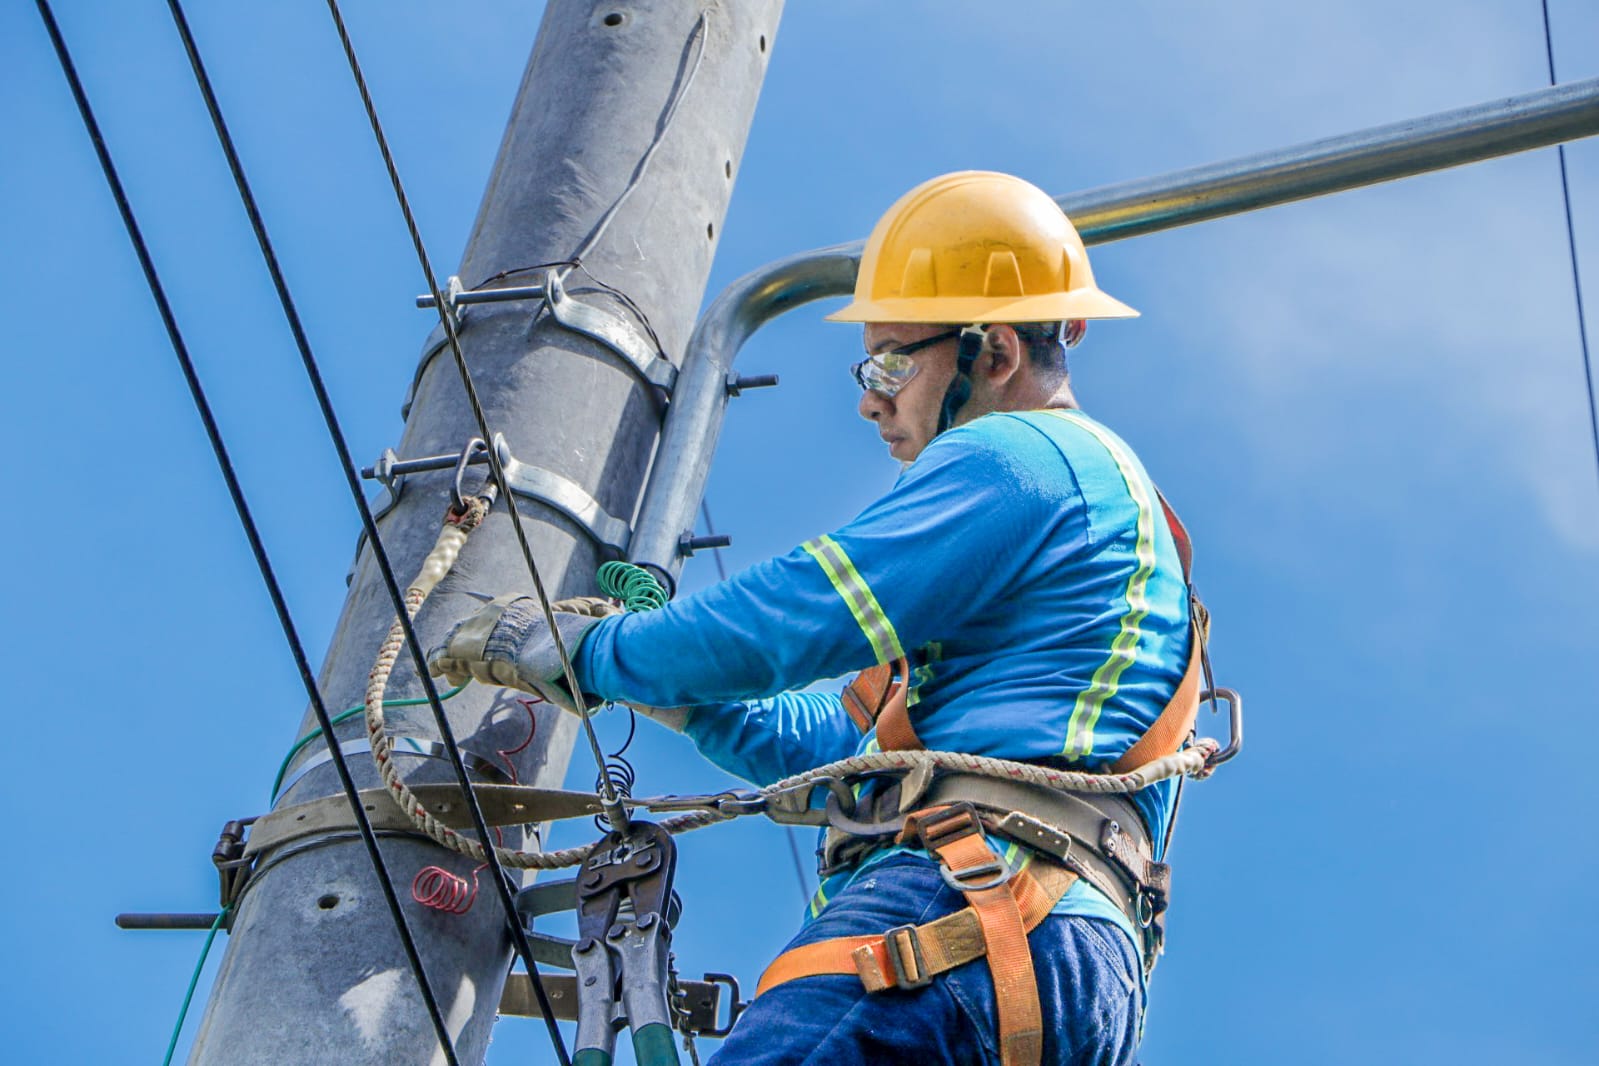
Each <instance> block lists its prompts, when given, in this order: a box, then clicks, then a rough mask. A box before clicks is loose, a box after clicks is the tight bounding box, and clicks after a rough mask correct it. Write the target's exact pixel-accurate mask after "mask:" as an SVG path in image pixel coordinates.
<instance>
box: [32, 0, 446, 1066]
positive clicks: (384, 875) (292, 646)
mask: <svg viewBox="0 0 1599 1066" xmlns="http://www.w3.org/2000/svg"><path fill="white" fill-rule="evenodd" d="M36 2H37V6H38V9H39V15H40V18H41V19H43V21H44V25H45V30H46V31H47V32H48V33H49V35H50V42H51V44H52V46H53V47H54V48H55V53H56V58H57V59H58V60H59V61H60V64H61V70H62V73H63V74H65V75H66V79H67V84H68V85H69V87H70V88H71V90H72V97H73V100H74V101H75V102H76V104H77V106H78V113H79V115H80V116H81V117H82V119H83V125H84V129H85V130H86V131H87V132H88V135H89V140H90V141H91V142H92V143H93V146H94V150H95V155H96V156H97V157H98V158H99V161H100V169H101V170H102V171H103V172H104V174H105V178H106V184H107V185H108V186H109V187H110V190H111V194H112V197H113V198H114V199H115V200H116V204H117V211H118V212H119V213H120V214H121V216H122V223H123V226H124V227H125V228H126V229H127V231H128V239H129V240H130V241H131V242H132V244H133V250H134V254H135V255H136V256H137V257H138V260H139V267H140V269H141V270H142V271H143V272H144V277H145V282H146V283H147V284H148V286H149V288H150V295H151V297H152V298H153V299H154V300H155V304H156V309H157V311H158V312H159V313H160V315H161V322H162V325H163V326H165V328H166V331H167V337H168V339H169V340H170V342H171V344H172V352H173V355H174V356H176V357H177V360H178V365H179V367H180V368H181V369H182V372H183V378H184V382H185V383H186V384H187V386H188V389H189V394H190V396H191V397H192V399H193V401H194V406H195V410H196V412H197V413H198V414H199V416H200V421H201V423H202V424H203V425H204V427H205V432H206V438H207V439H208V440H209V442H210V444H211V450H212V452H213V453H214V454H215V456H216V460H217V465H218V466H219V467H220V468H221V472H222V479H223V481H224V482H225V483H226V485H227V489H228V495H229V497H230V498H231V499H232V501H233V507H234V510H235V511H236V512H237V513H238V516H239V522H240V524H241V525H242V526H243V528H244V534H245V538H246V539H247V540H248V541H249V544H250V552H251V554H252V555H253V556H254V557H255V563H256V566H257V568H258V569H259V570H260V571H261V579H262V581H263V582H265V584H266V587H267V594H268V596H269V597H270V598H271V600H272V608H273V610H274V611H275V612H276V614H277V617H278V624H279V626H281V627H282V629H283V635H284V638H285V640H286V641H287V642H288V645H289V651H290V653H291V655H292V656H293V657H294V664H295V667H296V669H297V670H298V671H299V674H300V680H301V683H302V684H303V685H304V686H305V691H306V695H307V697H308V698H309V699H310V701H311V707H312V710H313V711H314V712H315V714H316V717H317V722H318V723H319V724H320V726H321V728H322V731H323V734H324V736H325V738H326V739H327V741H328V748H329V751H330V753H331V754H332V757H333V765H334V767H335V769H336V770H337V772H338V776H339V783H340V785H341V786H342V787H343V789H344V793H345V796H346V797H347V798H348V799H349V801H350V810H351V813H352V815H353V817H354V819H355V823H356V825H357V827H358V828H359V829H360V832H361V840H362V842H363V843H364V844H365V846H366V849H367V854H368V855H369V856H370V858H371V860H372V866H373V869H374V871H375V872H376V873H377V879H378V883H379V885H380V886H381V888H382V891H383V897H384V901H385V902H386V903H387V905H388V909H389V914H390V916H391V917H392V918H393V920H394V927H395V931H396V932H397V933H398V934H399V937H400V942H401V944H402V946H403V947H404V950H405V956H406V960H407V962H408V963H409V965H410V968H411V973H412V975H413V976H414V977H415V978H416V982H417V986H418V988H419V990H420V992H421V995H422V1001H423V1004H424V1005H425V1006H426V1007H427V1011H428V1018H429V1019H430V1021H431V1022H432V1023H433V1029H434V1033H435V1034H436V1036H437V1038H438V1040H439V1045H440V1047H441V1048H442V1049H443V1051H444V1055H445V1058H446V1060H447V1061H448V1062H450V1063H452V1064H454V1063H456V1062H458V1061H459V1060H458V1059H457V1058H456V1055H455V1048H454V1045H453V1044H452V1042H451V1040H450V1037H449V1030H448V1028H447V1027H446V1025H445V1022H444V1015H443V1013H442V1012H441V1011H440V1010H439V1005H438V1000H437V999H436V998H435V997H434V995H433V991H432V988H431V986H430V985H429V984H428V980H427V974H426V972H425V971H424V970H423V968H422V959H421V956H420V955H419V954H418V952H417V947H416V942H415V941H414V940H413V939H412V936H411V931H410V927H409V926H408V925H407V924H406V921H405V915H404V913H403V912H402V911H401V910H400V901H399V899H398V897H396V895H395V893H394V888H393V885H392V884H391V882H390V878H389V875H388V870H387V867H386V866H385V865H384V862H383V856H382V854H381V852H379V850H378V844H377V837H376V835H375V834H374V833H373V831H372V825H371V822H370V821H369V820H368V819H367V816H366V808H365V806H364V805H363V804H362V802H361V799H360V794H359V792H357V790H356V787H355V781H354V779H353V778H352V777H351V776H350V769H349V767H348V766H347V765H346V763H345V760H344V753H343V752H342V751H341V750H340V749H339V745H338V741H337V739H336V738H335V737H334V736H333V725H332V722H331V721H330V720H329V717H328V710H327V707H326V706H325V704H324V703H323V701H322V693H321V690H320V689H319V688H318V687H317V682H316V675H315V674H314V673H313V672H312V670H311V664H310V660H309V659H308V657H307V656H306V654H305V646H304V644H303V643H302V642H301V640H300V636H299V631H298V630H297V629H296V628H295V625H294V619H293V617H292V616H291V615H290V613H289V607H288V602H287V601H286V600H285V599H284V597H283V590H282V588H281V587H280V585H279V584H278V580H277V575H276V573H275V572H274V570H273V568H272V561H271V559H270V558H269V557H268V555H267V553H266V546H265V544H264V543H263V542H262V540H261V534H260V530H259V529H258V528H257V527H256V524H255V518H254V516H253V515H252V514H251V512H250V506H249V503H248V501H246V499H245V497H244V490H243V488H242V487H241V486H240V484H239V479H238V476H237V474H236V473H235V471H234V469H233V460H232V458H231V457H230V456H229V454H228V450H227V446H226V444H224V442H223V440H222V433H221V430H220V429H219V428H218V426H217V422H216V418H215V416H214V415H213V414H212V411H211V404H210V402H209V400H207V398H206V394H205V389H204V387H203V386H202V385H201V383H200V378H199V374H198V373H197V372H196V370H195V367H194V361H193V360H192V359H191V358H190V357H189V349H188V345H187V344H186V343H185V342H184V340H183V334H182V332H181V331H180V330H179V329H178V322H177V317H176V316H175V315H174V314H173V312H172V305H171V303H170V302H169V301H168V300H167V295H166V289H165V287H164V286H163V285H162V284H161V278H160V276H159V275H158V274H157V273H156V269H155V263H154V261H153V260H152V259H151V258H150V251H149V248H148V246H147V245H146V243H145V240H144V234H143V232H142V231H141V230H140V228H139V223H138V220H137V219H136V218H135V217H134V214H133V207H132V205H131V204H130V203H129V201H128V197H127V193H126V191H125V190H124V189H123V187H122V181H121V179H120V178H119V177H118V176H117V170H116V166H115V164H114V163H113V162H112V160H111V153H110V150H109V149H108V148H107V147H106V143H105V138H104V137H103V136H102V135H101V132H100V124H99V123H98V122H97V121H96V120H95V117H94V111H93V109H92V108H91V107H90V106H89V99H88V97H87V95H85V93H84V91H83V84H82V82H81V81H80V80H79V79H78V73H77V69H76V67H75V66H74V65H73V63H72V57H71V55H70V54H69V52H68V51H67V45H66V41H65V40H64V39H63V38H62V36H61V30H60V28H59V27H58V26H57V25H56V20H55V15H54V14H53V13H52V12H51V10H50V5H49V3H48V2H47V0H36ZM173 16H174V18H175V20H176V21H177V23H178V27H179V31H180V32H181V33H182V35H183V37H184V42H185V46H186V47H187V48H188V49H189V51H190V56H191V63H192V64H193V65H194V66H195V67H196V69H197V71H199V72H200V73H201V74H202V76H203V71H200V70H199V66H198V64H199V57H198V54H197V53H195V52H194V51H193V41H192V39H191V38H190V37H189V35H188V27H187V24H186V23H185V22H184V21H183V15H182V11H181V10H179V9H178V8H176V7H174V8H173ZM212 103H214V100H213V101H212ZM357 492H358V494H359V485H357ZM363 502H364V498H363Z"/></svg>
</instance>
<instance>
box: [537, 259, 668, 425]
mask: <svg viewBox="0 0 1599 1066" xmlns="http://www.w3.org/2000/svg"><path fill="white" fill-rule="evenodd" d="M544 288H545V293H544V306H545V307H548V308H549V309H550V315H551V317H553V318H554V319H555V321H557V322H559V323H560V324H561V325H562V326H564V327H566V328H567V329H569V330H571V331H572V332H573V333H581V334H582V335H583V336H585V337H588V338H589V339H591V340H596V341H599V342H600V343H601V344H603V345H605V346H606V347H607V348H609V349H611V351H613V352H615V353H616V354H617V355H620V356H621V357H622V359H623V361H625V362H626V363H627V365H628V366H629V367H630V368H631V369H632V370H634V371H635V372H636V373H637V374H638V376H639V377H640V378H642V379H643V380H644V381H645V382H646V383H647V384H650V385H654V386H656V387H657V388H660V389H663V390H665V391H666V392H667V393H668V394H670V393H671V391H672V386H673V385H674V384H676V382H677V367H675V366H673V365H672V363H671V361H670V360H669V359H667V358H666V356H665V355H663V354H661V350H660V348H658V347H657V346H656V344H655V342H654V341H653V340H651V339H650V338H649V337H646V336H645V335H644V334H642V333H640V332H639V331H638V329H637V328H635V327H634V325H633V323H631V322H629V321H628V320H627V319H625V318H619V317H617V316H616V315H613V314H611V313H610V312H609V311H603V310H601V309H600V308H598V307H594V306H592V305H591V304H586V303H581V302H579V301H577V300H574V299H572V297H570V296H568V295H567V294H566V289H565V288H564V287H562V285H561V278H560V275H558V274H557V273H556V272H555V271H553V270H552V271H550V273H549V274H548V275H546V276H545V285H544Z"/></svg>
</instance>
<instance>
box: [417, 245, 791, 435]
mask: <svg viewBox="0 0 1599 1066" xmlns="http://www.w3.org/2000/svg"><path fill="white" fill-rule="evenodd" d="M444 299H445V302H446V303H447V304H448V305H449V307H450V310H451V311H453V312H454V313H455V314H456V316H457V317H456V321H457V322H460V321H461V318H462V317H463V316H464V315H465V313H466V309H467V308H468V307H470V306H471V305H473V304H488V303H506V302H510V301H515V300H539V301H542V302H543V304H544V307H543V310H547V311H549V312H550V315H551V317H553V318H554V319H555V321H556V322H558V323H560V325H561V326H562V327H563V328H565V329H568V330H570V331H571V332H573V333H579V334H582V335H583V336H585V337H588V338H589V339H590V340H595V341H598V342H599V343H601V344H603V345H605V346H606V347H607V348H609V349H610V350H611V351H613V352H615V353H616V354H617V355H618V356H620V357H621V360H622V362H623V363H624V364H626V366H627V368H628V369H629V370H631V371H632V372H633V373H634V374H635V375H636V376H637V377H638V378H639V380H640V381H642V382H644V384H646V385H650V386H653V387H654V388H657V389H659V390H661V393H662V399H664V400H670V399H671V394H672V386H674V385H675V384H677V367H675V366H673V365H672V361H671V360H670V359H667V358H666V356H665V354H664V353H662V352H661V350H660V347H659V346H658V345H657V344H656V343H655V341H654V339H652V338H651V337H649V336H646V335H645V334H644V333H641V332H640V331H639V330H638V328H637V327H635V326H634V325H633V323H631V322H629V321H628V320H627V319H625V318H621V317H619V316H617V315H613V314H611V313H610V312H609V311H605V310H603V309H601V308H598V307H595V306H593V305H592V304H587V303H583V302H582V301H580V300H577V299H574V298H573V297H571V296H568V295H567V293H566V289H565V287H564V286H563V285H562V284H561V279H560V276H559V275H557V274H556V273H555V272H554V271H553V270H552V271H550V272H549V273H548V274H546V275H545V281H544V284H542V285H518V286H514V287H508V288H502V289H463V288H462V287H461V279H460V278H458V277H456V276H455V275H453V274H452V275H451V276H450V280H449V286H448V291H447V292H446V293H445V297H444ZM416 305H417V306H418V307H432V306H434V301H433V297H432V296H431V295H428V294H423V295H421V296H418V297H417V298H416ZM533 321H534V322H537V321H538V313H537V312H535V313H534V316H533ZM449 346H450V342H449V338H448V336H446V334H445V333H444V329H443V327H442V326H440V327H435V328H434V330H433V332H432V333H431V334H430V335H429V336H428V341H427V344H426V346H425V347H424V348H423V351H422V358H421V360H420V361H419V362H418V363H417V367H416V373H415V374H413V375H412V377H411V387H410V388H409V389H407V390H406V393H405V402H404V403H403V404H401V406H400V414H401V416H402V417H403V416H406V415H408V414H409V413H410V410H411V402H412V401H413V400H414V399H415V398H416V390H417V387H418V386H419V385H420V384H421V383H422V375H423V374H424V373H426V372H427V368H428V367H429V366H430V365H431V364H432V362H433V358H434V357H435V356H437V355H438V354H439V353H440V352H442V351H444V350H445V349H446V348H448V347H449ZM776 383H777V382H776V380H775V379H774V380H773V381H772V384H774V385H775V384H776ZM761 384H764V382H762V383H761ZM749 387H752V388H753V387H759V386H758V385H755V386H749Z"/></svg>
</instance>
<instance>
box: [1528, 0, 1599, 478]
mask: <svg viewBox="0 0 1599 1066" xmlns="http://www.w3.org/2000/svg"><path fill="white" fill-rule="evenodd" d="M1540 2H1541V3H1542V5H1543V46H1544V54H1545V55H1546V56H1547V57H1548V60H1549V84H1550V85H1551V86H1553V85H1555V84H1556V82H1555V43H1554V35H1553V34H1552V33H1551V32H1550V29H1549V0H1540ZM1555 151H1556V153H1557V154H1558V155H1559V157H1560V194H1561V197H1562V198H1563V199H1564V200H1565V205H1566V245H1567V247H1569V248H1570V250H1571V287H1572V289H1573V291H1574V292H1575V293H1576V297H1577V333H1578V335H1579V336H1580V338H1581V340H1582V377H1583V382H1584V383H1585V384H1586V385H1587V386H1588V389H1587V395H1588V427H1589V429H1590V430H1592V432H1593V459H1594V466H1595V470H1596V472H1599V400H1596V399H1595V397H1594V392H1593V361H1592V360H1591V359H1590V358H1589V355H1588V319H1587V316H1586V315H1585V314H1583V308H1582V274H1581V273H1580V272H1579V271H1578V270H1577V229H1576V227H1575V226H1574V225H1573V224H1572V221H1571V182H1570V181H1569V180H1568V179H1567V177H1566V146H1565V145H1564V144H1557V145H1555Z"/></svg>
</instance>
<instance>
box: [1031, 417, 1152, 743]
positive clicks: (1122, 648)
mask: <svg viewBox="0 0 1599 1066" xmlns="http://www.w3.org/2000/svg"><path fill="white" fill-rule="evenodd" d="M1049 413H1050V414H1052V415H1055V416H1056V417H1057V418H1060V419H1063V420H1064V421H1067V422H1070V423H1071V424H1072V425H1074V426H1077V427H1078V428H1080V429H1083V430H1086V431H1087V432H1088V433H1090V434H1091V435H1092V436H1093V437H1094V439H1095V440H1097V441H1099V443H1100V444H1102V445H1104V447H1105V450H1106V451H1108V452H1109V453H1110V457H1111V458H1112V459H1113V460H1115V463H1116V469H1117V470H1118V471H1120V473H1121V476H1122V480H1123V481H1124V482H1126V484H1127V493H1128V495H1130V496H1131V497H1132V499H1133V503H1134V505H1135V506H1137V508H1138V523H1137V534H1138V537H1137V544H1136V545H1135V546H1134V548H1133V555H1134V557H1135V558H1136V559H1137V562H1138V565H1137V566H1135V567H1134V568H1133V574H1132V576H1131V577H1130V578H1128V579H1127V611H1126V613H1125V614H1123V615H1122V618H1121V629H1120V630H1119V631H1118V632H1117V634H1116V638H1115V639H1114V640H1112V641H1111V643H1110V655H1109V656H1108V657H1106V659H1105V661H1104V662H1103V663H1101V664H1100V667H1099V669H1098V670H1095V671H1094V677H1093V680H1092V681H1091V682H1090V683H1089V686H1088V688H1087V689H1086V690H1084V691H1083V692H1080V693H1078V695H1077V703H1076V705H1075V706H1074V707H1073V708H1072V717H1071V722H1070V723H1069V724H1068V726H1067V727H1066V747H1065V748H1064V749H1063V751H1062V754H1064V755H1065V756H1066V757H1067V758H1081V757H1082V756H1085V755H1087V754H1089V753H1090V752H1092V751H1093V750H1094V726H1095V725H1096V724H1098V722H1099V712H1100V711H1101V710H1103V709H1104V707H1105V701H1106V700H1108V699H1110V698H1111V697H1112V696H1114V695H1115V694H1116V688H1117V686H1118V685H1119V684H1120V683H1121V676H1122V672H1123V671H1124V670H1126V669H1127V668H1128V667H1129V666H1131V665H1132V664H1133V660H1134V659H1135V658H1136V657H1137V654H1138V642H1139V641H1140V640H1141V639H1142V638H1143V628H1142V627H1143V622H1144V618H1145V616H1146V615H1148V614H1149V579H1150V576H1151V575H1153V574H1154V572H1155V508H1154V501H1153V500H1152V499H1151V498H1150V491H1149V486H1148V485H1146V484H1145V483H1144V479H1143V478H1141V477H1140V476H1139V474H1138V469H1137V467H1136V466H1135V465H1134V463H1133V459H1132V456H1131V455H1129V454H1128V453H1127V450H1126V449H1125V448H1124V447H1122V445H1121V442H1120V441H1118V440H1117V439H1116V438H1115V437H1112V436H1111V435H1110V434H1109V433H1108V432H1106V430H1105V429H1104V428H1103V427H1101V426H1099V425H1097V424H1095V423H1094V422H1091V421H1089V420H1088V419H1086V418H1084V417H1082V416H1081V415H1078V414H1076V413H1074V412H1071V411H1061V410H1052V411H1050V412H1049Z"/></svg>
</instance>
